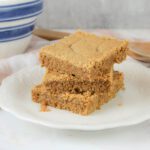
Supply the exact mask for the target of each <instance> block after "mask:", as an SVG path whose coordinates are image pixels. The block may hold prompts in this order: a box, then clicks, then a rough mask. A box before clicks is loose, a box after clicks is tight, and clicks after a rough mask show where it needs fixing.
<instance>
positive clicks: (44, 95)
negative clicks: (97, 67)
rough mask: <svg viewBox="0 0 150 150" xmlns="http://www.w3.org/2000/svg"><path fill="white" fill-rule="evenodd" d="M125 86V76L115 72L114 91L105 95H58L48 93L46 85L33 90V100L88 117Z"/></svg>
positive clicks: (88, 93) (87, 93) (86, 93)
mask: <svg viewBox="0 0 150 150" xmlns="http://www.w3.org/2000/svg"><path fill="white" fill-rule="evenodd" d="M123 86H124V84H123V74H122V73H119V72H115V73H114V81H113V86H112V89H111V90H110V91H109V92H106V93H103V94H102V93H101V94H96V93H94V94H93V93H90V92H85V93H83V94H80V93H78V94H70V93H64V94H59V95H58V94H51V93H50V92H48V91H47V89H46V88H45V86H44V85H38V86H36V87H35V88H33V90H32V99H33V101H34V102H38V103H42V102H43V100H44V101H46V102H47V105H50V106H52V107H56V108H59V109H64V110H69V111H72V112H73V113H77V114H80V115H88V114H90V113H92V112H94V111H95V110H96V109H99V108H100V107H101V106H102V105H103V104H104V103H106V102H108V101H109V100H110V99H112V98H113V97H115V95H116V93H117V92H118V91H119V90H120V89H121V88H123Z"/></svg>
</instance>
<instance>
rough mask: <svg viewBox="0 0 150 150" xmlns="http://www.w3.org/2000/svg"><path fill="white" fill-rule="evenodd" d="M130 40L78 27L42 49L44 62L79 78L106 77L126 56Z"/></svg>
mask: <svg viewBox="0 0 150 150" xmlns="http://www.w3.org/2000/svg"><path fill="white" fill-rule="evenodd" d="M127 46H128V42H127V41H121V40H117V39H114V38H108V37H99V36H96V35H94V34H89V33H86V32H81V31H78V32H76V33H74V34H72V35H70V36H68V37H65V38H64V39H61V40H59V41H58V42H57V43H54V44H52V45H50V46H46V47H44V48H42V50H41V51H40V61H41V65H42V66H45V67H47V68H48V70H50V71H55V72H59V73H67V74H70V75H74V76H76V77H78V78H80V79H88V80H93V79H95V78H97V77H100V76H102V77H103V78H107V77H108V76H109V72H110V69H111V67H112V66H113V64H114V63H120V62H122V61H123V60H124V59H125V58H126V52H127V49H128V48H127Z"/></svg>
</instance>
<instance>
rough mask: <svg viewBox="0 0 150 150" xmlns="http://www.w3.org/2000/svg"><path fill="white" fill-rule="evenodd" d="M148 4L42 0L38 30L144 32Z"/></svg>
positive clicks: (142, 0)
mask: <svg viewBox="0 0 150 150" xmlns="http://www.w3.org/2000/svg"><path fill="white" fill-rule="evenodd" d="M149 16H150V0H44V12H43V14H42V15H41V16H40V17H39V19H38V26H40V27H44V28H47V29H73V28H86V29H90V28H108V29H109V28H111V29H112V28H114V29H118V28H119V29H120V28H124V29H147V28H149V26H150V19H149Z"/></svg>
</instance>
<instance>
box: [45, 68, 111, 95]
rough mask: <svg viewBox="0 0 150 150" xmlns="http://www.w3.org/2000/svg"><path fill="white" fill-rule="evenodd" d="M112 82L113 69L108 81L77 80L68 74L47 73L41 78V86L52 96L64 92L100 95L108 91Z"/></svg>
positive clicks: (101, 79) (100, 79)
mask: <svg viewBox="0 0 150 150" xmlns="http://www.w3.org/2000/svg"><path fill="white" fill-rule="evenodd" d="M112 81H113V69H111V71H110V77H109V78H108V79H103V78H99V79H96V80H93V81H90V80H83V79H78V78H76V77H74V76H72V75H68V74H60V73H58V72H49V71H47V72H46V74H45V75H44V77H43V82H42V84H44V86H45V88H46V89H47V90H48V91H49V92H50V93H52V94H60V93H65V92H68V93H71V94H76V93H84V92H86V91H89V92H91V93H102V92H108V91H109V90H110V88H111V86H112Z"/></svg>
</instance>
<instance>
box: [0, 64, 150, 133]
mask: <svg viewBox="0 0 150 150" xmlns="http://www.w3.org/2000/svg"><path fill="white" fill-rule="evenodd" d="M131 63H135V62H132V61H131ZM138 65H141V64H138ZM141 66H142V65H141ZM142 67H144V66H142ZM31 68H32V69H33V68H39V65H36V66H30V67H25V68H23V69H21V70H20V71H18V72H16V73H14V74H12V75H10V76H8V77H7V78H5V79H4V80H3V81H2V84H1V86H0V95H1V91H2V85H3V84H5V82H6V81H7V80H9V78H13V77H14V76H16V75H18V74H20V73H21V72H24V70H26V69H31ZM145 69H147V70H149V68H146V67H145ZM149 71H150V70H149ZM1 96H3V95H1ZM3 98H4V99H5V97H3ZM4 101H5V100H1V99H0V107H1V108H2V109H3V110H5V111H7V112H9V113H10V114H12V115H14V116H15V117H17V118H19V119H21V120H24V121H28V122H31V123H35V124H40V125H43V126H47V127H50V128H54V129H65V130H84V131H97V130H106V129H113V128H117V127H126V126H132V125H136V124H139V123H142V122H145V121H147V120H149V119H150V113H147V109H146V110H145V111H144V112H142V115H140V116H138V117H135V115H136V114H135V115H133V116H132V117H131V118H130V119H129V120H127V121H123V122H119V123H118V122H116V123H115V122H112V123H111V124H105V125H92V126H88V125H77V124H75V125H73V124H72V123H71V124H68V125H67V124H66V123H65V124H63V123H60V124H57V123H51V122H49V123H48V122H47V121H43V120H39V119H34V118H33V116H32V115H31V116H30V118H28V117H27V114H22V113H18V112H17V111H16V109H12V108H8V107H7V105H5V103H4ZM20 114H21V115H20Z"/></svg>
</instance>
